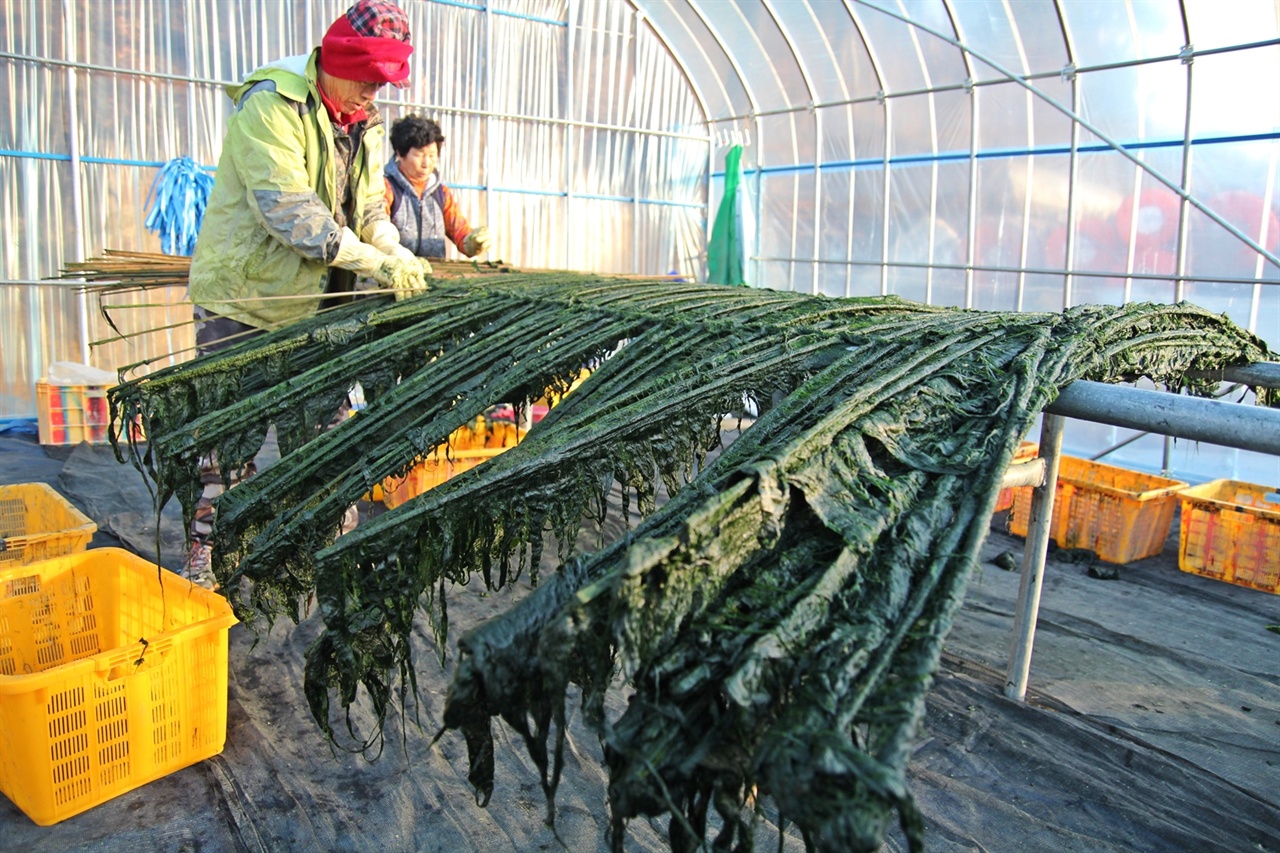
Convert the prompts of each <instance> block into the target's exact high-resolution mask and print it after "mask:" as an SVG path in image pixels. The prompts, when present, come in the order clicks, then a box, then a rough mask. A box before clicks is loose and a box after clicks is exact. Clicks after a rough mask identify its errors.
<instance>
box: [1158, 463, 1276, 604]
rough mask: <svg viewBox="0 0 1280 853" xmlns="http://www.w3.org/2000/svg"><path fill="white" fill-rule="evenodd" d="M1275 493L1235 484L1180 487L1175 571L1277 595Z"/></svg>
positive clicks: (1219, 482) (1245, 484)
mask: <svg viewBox="0 0 1280 853" xmlns="http://www.w3.org/2000/svg"><path fill="white" fill-rule="evenodd" d="M1277 492H1280V489H1269V488H1267V487H1266V486H1258V485H1254V484H1253V483H1242V482H1239V481H1236V480H1214V481H1213V482H1212V483H1205V484H1204V485H1203V486H1193V487H1192V488H1190V489H1183V490H1182V493H1181V495H1180V496H1179V497H1181V499H1182V520H1181V523H1180V525H1179V528H1180V529H1179V534H1180V535H1179V539H1178V568H1179V569H1181V570H1182V571H1184V572H1191V573H1192V574H1197V575H1204V576H1205V577H1209V578H1217V579H1218V580H1224V581H1229V582H1231V583H1235V584H1239V585H1241V586H1249V587H1253V588H1254V589H1261V590H1265V591H1267V592H1272V593H1280V494H1277Z"/></svg>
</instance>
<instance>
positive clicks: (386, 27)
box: [347, 0, 409, 41]
mask: <svg viewBox="0 0 1280 853" xmlns="http://www.w3.org/2000/svg"><path fill="white" fill-rule="evenodd" d="M347 20H348V21H350V22H351V29H353V30H355V31H356V32H357V33H359V34H360V35H362V36H370V37H376V38H388V39H398V40H399V41H408V40H409V19H408V18H406V17H405V14H404V11H403V10H401V8H400V7H399V6H397V5H396V4H394V3H388V2H387V0H359V2H357V3H356V4H355V5H354V6H352V7H351V8H350V9H348V10H347Z"/></svg>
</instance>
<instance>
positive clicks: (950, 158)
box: [711, 131, 1280, 178]
mask: <svg viewBox="0 0 1280 853" xmlns="http://www.w3.org/2000/svg"><path fill="white" fill-rule="evenodd" d="M1277 139H1280V132H1276V131H1268V132H1266V133H1248V134H1233V135H1230V136H1202V137H1198V138H1193V139H1191V140H1190V141H1187V140H1183V139H1150V140H1133V141H1129V142H1124V143H1122V145H1123V147H1124V148H1125V150H1126V151H1146V150H1151V149H1159V148H1182V147H1183V146H1185V145H1194V146H1200V145H1231V144H1236V143H1240V142H1274V141H1275V140H1277ZM1071 150H1072V149H1071V146H1070V145H1041V146H1038V147H1033V148H1028V147H1023V148H987V149H982V150H979V151H972V152H971V151H966V150H963V149H955V150H952V151H936V152H921V153H919V154H895V155H893V156H891V157H890V158H889V161H888V162H889V165H890V166H899V167H902V166H928V165H932V164H934V163H962V162H968V161H969V160H970V159H976V160H999V159H1006V158H1012V157H1041V156H1043V157H1060V156H1063V155H1068V154H1070V153H1071ZM1114 150H1115V148H1114V147H1112V146H1110V145H1107V144H1105V143H1102V142H1098V143H1093V144H1087V145H1077V146H1076V147H1075V151H1076V153H1078V154H1105V153H1107V152H1109V151H1114ZM884 165H885V158H884V157H883V156H881V157H863V158H861V159H858V160H827V161H824V162H822V163H791V164H789V165H786V166H762V167H757V168H754V169H745V170H744V171H743V174H745V175H748V176H755V175H788V174H800V175H811V174H813V173H814V171H818V172H843V171H849V170H865V169H883V168H884ZM711 177H713V178H723V177H724V172H723V171H717V172H712V173H711Z"/></svg>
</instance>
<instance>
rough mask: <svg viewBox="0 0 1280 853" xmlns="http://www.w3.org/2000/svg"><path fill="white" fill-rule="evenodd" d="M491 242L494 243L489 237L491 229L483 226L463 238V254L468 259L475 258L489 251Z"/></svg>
mask: <svg viewBox="0 0 1280 853" xmlns="http://www.w3.org/2000/svg"><path fill="white" fill-rule="evenodd" d="M490 242H492V238H490V237H489V229H488V228H486V227H484V226H483V225H481V226H480V227H479V228H476V229H475V230H474V231H472V232H471V233H470V234H468V235H467V236H466V237H464V238H462V254H464V255H466V256H467V257H468V258H474V257H475V256H476V255H478V254H480V253H481V252H484V251H485V250H487V249H488V248H489V243H490Z"/></svg>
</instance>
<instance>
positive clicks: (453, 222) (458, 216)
mask: <svg viewBox="0 0 1280 853" xmlns="http://www.w3.org/2000/svg"><path fill="white" fill-rule="evenodd" d="M440 189H441V190H443V192H442V193H441V195H442V196H443V197H444V204H443V205H441V208H442V211H441V212H442V213H443V214H444V233H445V236H446V237H448V238H449V240H450V241H452V242H453V245H455V246H457V247H458V251H459V252H461V251H462V241H463V240H466V239H467V235H468V234H470V233H471V225H470V224H469V223H468V222H467V218H466V217H465V216H463V215H462V211H461V210H459V209H458V202H457V201H456V200H455V199H454V197H453V191H452V190H450V189H449V188H448V187H447V186H444V185H443V184H441V186H440Z"/></svg>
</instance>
